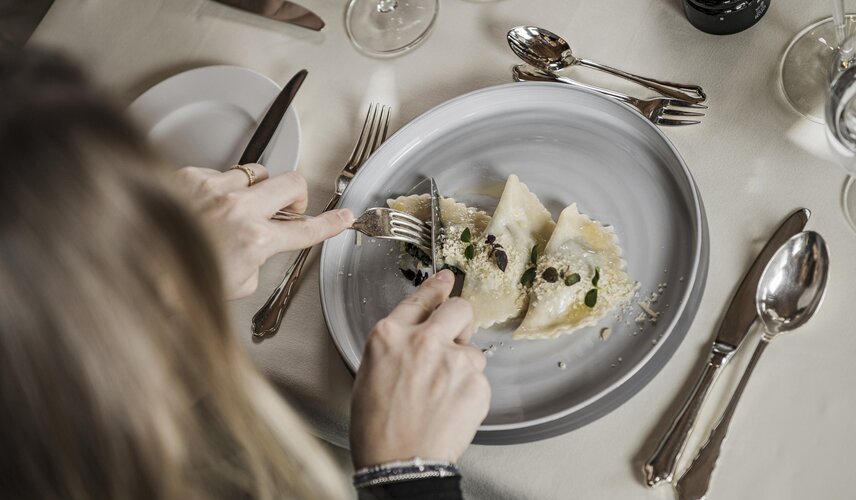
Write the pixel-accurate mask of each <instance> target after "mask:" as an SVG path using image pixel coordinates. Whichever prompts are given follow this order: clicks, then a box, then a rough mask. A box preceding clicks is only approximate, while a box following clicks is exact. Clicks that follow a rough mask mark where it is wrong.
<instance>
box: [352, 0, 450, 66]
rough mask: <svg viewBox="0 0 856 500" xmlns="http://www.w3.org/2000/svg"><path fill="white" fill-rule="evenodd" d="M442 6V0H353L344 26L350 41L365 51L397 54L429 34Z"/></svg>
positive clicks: (377, 55)
mask: <svg viewBox="0 0 856 500" xmlns="http://www.w3.org/2000/svg"><path fill="white" fill-rule="evenodd" d="M439 9H440V4H439V0H351V1H350V3H348V8H347V10H346V11H345V29H346V30H347V32H348V38H350V39H351V42H352V43H353V44H354V45H355V46H356V47H357V48H358V49H360V50H361V51H363V52H365V53H366V54H368V55H371V56H375V57H389V56H394V55H398V54H401V53H402V52H405V51H407V50H409V49H412V48H413V47H415V46H416V45H418V44H419V42H421V41H422V40H424V39H425V37H427V36H428V33H429V32H430V31H431V28H432V27H433V26H434V20H435V19H436V18H437V12H438V11H439Z"/></svg>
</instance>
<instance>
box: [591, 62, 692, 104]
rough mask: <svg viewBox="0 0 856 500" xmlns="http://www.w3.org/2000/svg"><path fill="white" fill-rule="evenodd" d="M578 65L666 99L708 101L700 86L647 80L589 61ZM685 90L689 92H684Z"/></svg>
mask: <svg viewBox="0 0 856 500" xmlns="http://www.w3.org/2000/svg"><path fill="white" fill-rule="evenodd" d="M577 64H580V65H582V66H588V67H589V68H594V69H597V70H600V71H604V72H606V73H609V74H611V75H615V76H618V77H621V78H624V79H626V80H630V81H631V82H635V83H638V84H639V85H642V86H643V87H647V88H649V89H651V90H653V91H656V92H659V93H661V94H663V95H664V96H666V97H672V98H674V99H681V100H683V101H689V102H692V103H696V104H697V103H700V102H704V100H705V99H707V95H706V94H705V93H704V90H702V88H701V87H699V86H698V85H684V84H682V83H671V82H664V81H662V80H655V79H653V78H647V77H644V76H639V75H634V74H633V73H628V72H626V71H621V70H620V69H616V68H613V67H611V66H606V65H605V64H600V63H596V62H594V61H589V60H588V59H577ZM685 90H686V91H689V92H684V91H685Z"/></svg>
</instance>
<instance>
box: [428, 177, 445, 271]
mask: <svg viewBox="0 0 856 500" xmlns="http://www.w3.org/2000/svg"><path fill="white" fill-rule="evenodd" d="M442 221H443V219H442V214H441V213H440V192H439V191H438V190H437V182H435V181H434V178H433V177H432V178H431V270H432V271H433V272H435V273H436V272H437V258H438V256H439V255H438V254H439V251H440V245H441V244H442V241H441V239H442V229H443V226H442V223H443V222H442Z"/></svg>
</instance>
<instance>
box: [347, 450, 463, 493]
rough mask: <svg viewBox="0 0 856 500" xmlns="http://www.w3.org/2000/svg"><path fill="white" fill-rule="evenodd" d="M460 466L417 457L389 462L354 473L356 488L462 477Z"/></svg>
mask: <svg viewBox="0 0 856 500" xmlns="http://www.w3.org/2000/svg"><path fill="white" fill-rule="evenodd" d="M460 475H461V471H460V470H459V469H458V466H457V465H455V464H453V463H451V462H444V461H441V460H423V459H421V458H419V457H415V458H413V459H411V460H406V461H396V462H387V463H384V464H380V465H373V466H371V467H366V468H364V469H360V470H358V471H357V472H356V473H354V486H355V487H357V488H366V487H369V486H378V485H382V484H390V483H399V482H402V481H414V480H417V479H427V478H430V477H455V476H460Z"/></svg>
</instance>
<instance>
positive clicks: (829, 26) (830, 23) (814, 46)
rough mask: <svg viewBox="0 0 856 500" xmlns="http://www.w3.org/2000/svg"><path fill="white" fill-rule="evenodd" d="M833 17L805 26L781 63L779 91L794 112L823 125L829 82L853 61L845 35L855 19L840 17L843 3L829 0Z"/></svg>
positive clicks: (850, 40)
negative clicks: (781, 91)
mask: <svg viewBox="0 0 856 500" xmlns="http://www.w3.org/2000/svg"><path fill="white" fill-rule="evenodd" d="M832 5H833V14H834V15H833V17H831V18H829V19H824V20H822V21H818V22H817V23H815V24H812V25H811V26H808V27H806V28H805V29H803V30H802V31H801V32H799V33H798V34H797V36H796V37H794V39H793V41H791V43H790V45H788V48H787V50H786V51H785V55H784V57H783V58H782V63H781V84H782V90H783V91H784V93H785V97H786V98H787V99H788V102H789V103H790V104H791V106H793V108H794V109H795V110H797V112H799V113H800V114H802V115H803V116H805V117H806V118H808V119H809V120H812V121H815V122H818V123H823V122H824V116H825V112H824V106H825V104H826V96H827V93H828V91H829V82H830V81H831V80H832V79H833V78H834V77H835V75H836V73H838V72H840V71H842V70H843V69H846V67H847V66H848V65H849V63H850V62H851V61H852V59H853V40H852V39H851V38H850V37H849V34H850V33H851V32H853V27H854V26H856V16H853V15H845V14H844V0H832Z"/></svg>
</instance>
